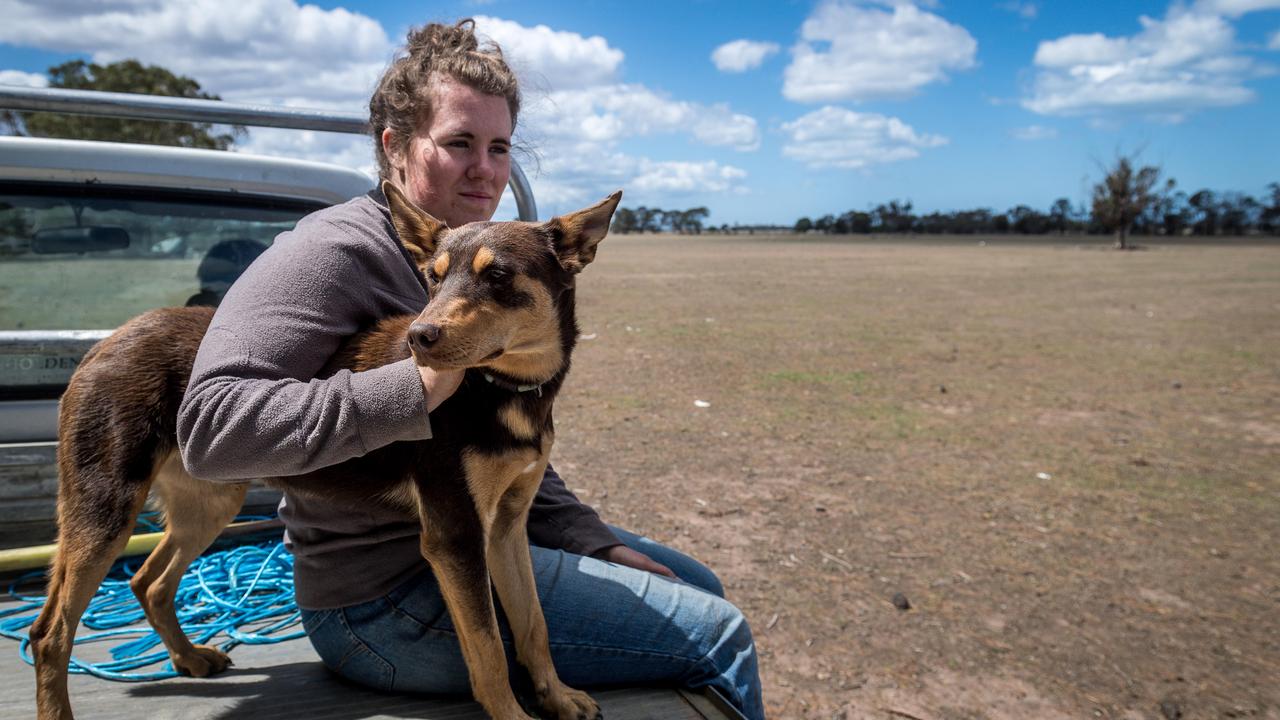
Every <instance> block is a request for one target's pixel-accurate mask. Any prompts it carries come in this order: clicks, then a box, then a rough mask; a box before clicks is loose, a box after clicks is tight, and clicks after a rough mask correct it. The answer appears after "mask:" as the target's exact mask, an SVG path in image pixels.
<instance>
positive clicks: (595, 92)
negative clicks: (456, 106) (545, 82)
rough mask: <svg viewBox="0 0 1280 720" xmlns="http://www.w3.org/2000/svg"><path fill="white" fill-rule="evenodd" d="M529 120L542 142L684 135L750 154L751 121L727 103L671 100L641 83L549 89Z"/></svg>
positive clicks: (753, 144) (754, 133)
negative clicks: (747, 151)
mask: <svg viewBox="0 0 1280 720" xmlns="http://www.w3.org/2000/svg"><path fill="white" fill-rule="evenodd" d="M529 122H530V124H531V125H533V126H534V127H536V128H537V131H538V132H539V133H541V134H542V135H543V136H544V137H545V138H547V139H554V140H559V141H583V140H586V141H592V142H605V143H609V142H614V141H617V140H621V139H624V138H628V137H636V136H645V135H655V134H660V133H681V132H684V133H688V134H690V135H692V136H693V137H694V138H695V139H697V140H698V141H699V142H701V143H703V144H706V145H719V146H727V147H732V148H734V149H736V150H754V149H756V148H757V147H758V146H759V144H760V130H759V127H758V125H757V124H756V121H755V119H754V118H752V117H750V116H749V115H742V114H740V113H735V112H733V111H732V110H730V109H729V107H728V106H727V105H722V104H717V105H703V104H701V103H695V102H689V101H684V100H673V99H671V98H669V97H667V96H666V95H663V94H661V93H658V92H655V91H653V90H651V89H649V88H647V87H645V86H643V85H628V84H617V85H603V86H599V87H594V88H585V89H582V90H563V91H552V92H551V93H549V94H548V95H547V96H546V97H545V98H542V99H539V100H537V101H536V102H534V103H533V104H532V106H531V107H530V108H529Z"/></svg>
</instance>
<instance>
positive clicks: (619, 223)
mask: <svg viewBox="0 0 1280 720" xmlns="http://www.w3.org/2000/svg"><path fill="white" fill-rule="evenodd" d="M709 215H711V211H710V210H708V209H706V208H704V207H696V208H690V209H688V210H663V209H661V208H651V207H645V206H644V205H641V206H640V207H638V208H625V207H622V208H618V210H617V211H616V212H614V214H613V226H612V227H611V228H610V230H609V231H610V232H615V233H635V232H640V233H643V232H672V233H680V234H685V235H698V234H701V233H702V230H703V223H704V222H705V221H706V219H707V217H708V216H709Z"/></svg>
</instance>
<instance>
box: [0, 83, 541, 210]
mask: <svg viewBox="0 0 1280 720" xmlns="http://www.w3.org/2000/svg"><path fill="white" fill-rule="evenodd" d="M0 108H2V109H6V110H22V111H26V112H54V113H66V114H71V115H96V116H99V117H123V118H134V119H142V120H180V121H183V122H201V123H219V124H224V125H249V126H252V127H273V128H288V129H293V130H319V131H323V132H336V133H349V134H353V135H364V134H366V133H368V132H369V120H368V118H367V117H365V116H363V115H360V114H357V113H341V112H329V111H321V110H305V109H300V108H288V107H276V106H270V105H249V104H244V103H229V102H223V101H221V100H202V99H198V98H179V97H165V96H160V95H139V94H135V93H116V92H99V91H96V90H66V89H62V88H31V87H20V86H11V85H0ZM507 184H508V186H509V187H510V188H511V195H512V197H514V198H515V201H516V209H517V210H518V212H519V215H520V219H521V220H528V221H534V220H537V219H538V206H537V204H536V203H535V202H534V199H533V189H532V188H531V187H530V186H529V180H528V178H526V177H525V174H524V171H523V170H522V169H521V168H520V166H519V165H518V164H517V163H516V162H515V160H512V161H511V179H510V180H509V181H508V183H507Z"/></svg>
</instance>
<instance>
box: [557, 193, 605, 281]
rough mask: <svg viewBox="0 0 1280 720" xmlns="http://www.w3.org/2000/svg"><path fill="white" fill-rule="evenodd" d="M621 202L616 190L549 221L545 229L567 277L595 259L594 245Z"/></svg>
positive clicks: (602, 236)
mask: <svg viewBox="0 0 1280 720" xmlns="http://www.w3.org/2000/svg"><path fill="white" fill-rule="evenodd" d="M621 200H622V191H621V190H619V191H617V192H615V193H614V194H612V195H610V196H609V197H607V198H605V199H604V200H601V201H600V202H598V203H596V204H595V205H592V206H591V207H589V208H587V209H586V210H579V211H578V212H574V213H569V214H568V215H561V216H560V217H555V218H551V219H550V220H548V221H547V223H546V226H547V228H548V229H550V230H551V232H552V236H553V237H554V238H555V244H556V256H557V257H558V258H560V266H561V267H563V268H564V269H565V270H568V271H569V272H571V273H576V272H581V271H582V268H583V267H585V266H586V264H587V263H589V262H591V261H592V260H595V259H596V245H599V244H600V241H601V240H603V239H604V236H605V235H607V234H608V233H609V221H610V220H612V219H613V211H614V210H617V209H618V202H620V201H621Z"/></svg>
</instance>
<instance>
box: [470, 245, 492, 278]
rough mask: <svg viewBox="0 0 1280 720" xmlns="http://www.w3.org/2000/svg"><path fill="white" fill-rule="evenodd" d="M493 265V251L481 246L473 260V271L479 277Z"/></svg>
mask: <svg viewBox="0 0 1280 720" xmlns="http://www.w3.org/2000/svg"><path fill="white" fill-rule="evenodd" d="M492 264H493V251H492V250H490V249H489V248H487V247H485V246H483V245H481V246H480V249H479V250H477V251H476V256H475V258H473V259H472V260H471V271H472V272H474V273H475V274H477V275H479V274H480V273H482V272H484V270H485V268H487V267H489V266H490V265H492Z"/></svg>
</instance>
